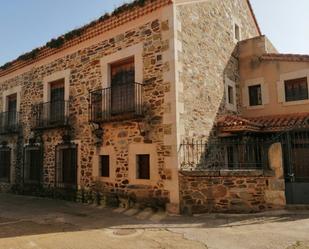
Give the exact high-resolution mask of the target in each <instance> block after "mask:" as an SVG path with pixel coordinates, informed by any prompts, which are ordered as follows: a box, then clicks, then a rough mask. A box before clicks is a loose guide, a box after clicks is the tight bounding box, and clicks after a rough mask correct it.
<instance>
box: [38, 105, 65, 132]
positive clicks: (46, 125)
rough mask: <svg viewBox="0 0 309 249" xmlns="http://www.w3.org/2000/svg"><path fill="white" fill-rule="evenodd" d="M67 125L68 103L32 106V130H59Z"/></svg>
mask: <svg viewBox="0 0 309 249" xmlns="http://www.w3.org/2000/svg"><path fill="white" fill-rule="evenodd" d="M68 125H69V101H57V102H46V103H40V104H37V105H34V106H33V117H32V128H33V129H52V128H61V127H66V126H68Z"/></svg>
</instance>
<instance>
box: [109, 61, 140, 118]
mask: <svg viewBox="0 0 309 249" xmlns="http://www.w3.org/2000/svg"><path fill="white" fill-rule="evenodd" d="M134 83H135V68H134V57H130V58H128V59H125V60H122V61H120V62H116V63H113V64H111V114H112V115H118V114H122V113H128V112H133V111H134V110H135V105H136V103H135V98H134V95H135V84H134Z"/></svg>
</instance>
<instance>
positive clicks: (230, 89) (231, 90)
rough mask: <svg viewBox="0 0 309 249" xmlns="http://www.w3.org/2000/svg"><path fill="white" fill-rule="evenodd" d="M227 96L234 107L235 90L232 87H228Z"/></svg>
mask: <svg viewBox="0 0 309 249" xmlns="http://www.w3.org/2000/svg"><path fill="white" fill-rule="evenodd" d="M227 94H228V102H229V104H231V105H234V88H233V87H232V86H228V87H227Z"/></svg>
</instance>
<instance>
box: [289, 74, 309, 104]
mask: <svg viewBox="0 0 309 249" xmlns="http://www.w3.org/2000/svg"><path fill="white" fill-rule="evenodd" d="M302 80H304V82H305V83H306V88H305V95H306V98H301V97H300V98H298V97H297V96H292V97H291V96H290V98H291V99H288V98H289V97H288V93H287V90H288V89H287V88H288V86H287V84H292V85H294V84H295V85H296V84H298V88H299V89H300V84H302V83H304V82H301V81H302ZM292 91H294V94H295V89H293V90H292ZM308 91H309V88H308V78H307V77H300V78H295V79H289V80H284V97H285V102H295V101H306V100H309V92H308Z"/></svg>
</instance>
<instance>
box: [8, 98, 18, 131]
mask: <svg viewBox="0 0 309 249" xmlns="http://www.w3.org/2000/svg"><path fill="white" fill-rule="evenodd" d="M6 98H7V120H6V121H7V125H8V126H11V125H16V122H17V94H16V93H15V94H11V95H9V96H7V97H6Z"/></svg>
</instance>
